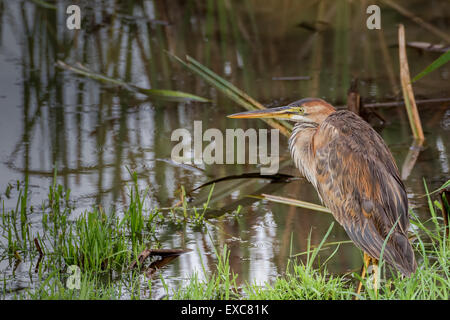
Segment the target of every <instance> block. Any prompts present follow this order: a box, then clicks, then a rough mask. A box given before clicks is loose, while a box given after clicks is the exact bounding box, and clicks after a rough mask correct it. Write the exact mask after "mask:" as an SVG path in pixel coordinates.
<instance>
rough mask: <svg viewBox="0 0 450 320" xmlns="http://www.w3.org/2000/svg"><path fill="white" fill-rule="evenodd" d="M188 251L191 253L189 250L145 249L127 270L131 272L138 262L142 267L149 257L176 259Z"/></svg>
mask: <svg viewBox="0 0 450 320" xmlns="http://www.w3.org/2000/svg"><path fill="white" fill-rule="evenodd" d="M189 251H191V249H145V250H144V251H142V252H141V253H140V254H139V256H138V258H137V259H136V260H135V261H133V263H132V264H130V266H129V267H128V268H129V269H131V270H132V269H134V268H135V267H136V266H137V264H138V262H139V265H142V264H143V263H144V261H145V260H146V259H147V258H148V257H151V256H160V257H163V258H166V257H172V256H173V257H175V258H176V257H178V256H179V255H181V254H183V253H186V252H189ZM150 267H151V266H150Z"/></svg>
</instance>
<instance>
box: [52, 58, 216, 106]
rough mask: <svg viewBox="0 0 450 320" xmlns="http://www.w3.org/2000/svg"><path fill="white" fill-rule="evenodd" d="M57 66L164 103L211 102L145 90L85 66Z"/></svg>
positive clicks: (194, 96)
mask: <svg viewBox="0 0 450 320" xmlns="http://www.w3.org/2000/svg"><path fill="white" fill-rule="evenodd" d="M57 65H58V66H59V67H61V68H63V69H66V70H69V71H72V72H74V73H77V74H79V75H82V76H85V77H88V78H91V79H94V80H97V81H100V82H103V83H110V84H114V85H117V86H119V87H122V88H125V89H127V90H130V91H136V92H139V93H142V94H145V95H147V96H149V97H150V98H155V99H159V100H164V101H198V102H209V101H210V100H208V99H205V98H202V97H199V96H197V95H194V94H191V93H186V92H182V91H174V90H160V89H145V88H141V87H138V86H136V85H134V84H129V83H127V82H125V81H122V80H120V79H114V78H111V77H108V76H106V75H103V74H100V73H96V72H93V71H91V70H89V69H87V68H86V67H84V66H72V65H69V64H67V63H65V62H63V61H60V60H58V61H57Z"/></svg>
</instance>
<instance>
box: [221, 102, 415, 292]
mask: <svg viewBox="0 0 450 320" xmlns="http://www.w3.org/2000/svg"><path fill="white" fill-rule="evenodd" d="M228 117H229V118H276V119H283V120H290V121H294V122H295V126H294V128H293V130H292V134H291V136H290V138H289V149H290V152H291V156H292V158H293V160H294V162H295V165H296V166H297V168H298V169H299V171H300V172H301V173H302V174H303V175H304V176H305V177H306V178H307V179H308V181H309V182H311V183H312V184H313V186H314V187H315V189H316V190H317V192H318V194H319V196H320V198H321V200H322V202H323V203H324V204H325V205H326V206H327V207H328V208H329V209H330V210H331V212H332V214H333V216H334V218H335V219H336V220H337V221H338V222H339V224H340V225H342V227H343V228H344V229H345V231H346V232H347V234H348V236H349V237H350V239H351V240H352V241H353V242H354V243H355V244H356V245H357V246H358V247H359V248H360V249H362V250H363V252H364V267H363V271H362V278H364V276H365V273H366V268H367V267H368V265H369V263H370V261H371V260H372V263H373V265H374V267H375V268H374V273H376V272H377V270H378V268H377V265H378V264H377V262H378V260H379V259H380V254H381V252H382V248H383V245H384V243H385V242H386V243H385V245H384V251H383V256H382V257H383V259H384V261H386V262H387V263H388V264H389V265H391V266H394V267H395V268H397V269H398V270H399V271H400V272H401V273H402V274H403V275H405V276H410V275H411V274H412V273H414V272H415V270H416V267H417V265H416V261H415V258H414V252H413V249H412V246H411V244H410V242H409V240H408V236H407V230H408V227H409V218H408V198H407V195H406V191H405V186H404V185H403V182H402V180H401V179H400V175H399V172H398V168H397V165H396V164H395V160H394V158H393V156H392V154H391V153H390V151H389V149H388V147H387V146H386V144H385V143H384V141H383V139H382V138H381V136H380V135H379V134H378V133H377V132H376V131H375V130H374V129H373V128H372V127H371V126H370V125H369V124H368V123H367V122H365V121H364V120H363V119H362V118H360V117H359V116H358V115H356V114H355V113H353V112H351V111H348V110H341V111H336V109H335V108H334V107H333V106H332V105H330V104H329V103H327V102H325V101H324V100H321V99H316V98H306V99H302V100H299V101H296V102H293V103H291V104H289V105H288V106H284V107H279V108H273V109H265V110H258V111H249V112H242V113H236V114H232V115H229V116H228ZM386 239H387V240H386ZM360 289H361V282H360V284H359V287H358V293H359V291H360ZM375 289H377V284H376V277H375Z"/></svg>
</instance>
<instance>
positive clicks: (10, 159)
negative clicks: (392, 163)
mask: <svg viewBox="0 0 450 320" xmlns="http://www.w3.org/2000/svg"><path fill="white" fill-rule="evenodd" d="M398 2H399V3H401V4H402V5H404V6H406V5H407V6H408V8H409V10H410V11H412V12H414V13H415V14H419V15H420V17H421V18H422V19H423V20H424V21H425V22H426V23H432V24H433V25H434V26H435V27H436V28H438V29H440V30H442V31H448V30H449V17H450V14H449V11H450V4H449V3H446V2H444V1H418V0H415V1H406V0H405V1H398ZM68 4H70V1H58V4H57V10H52V9H47V8H43V7H41V6H39V5H38V4H36V3H32V2H29V1H5V0H0V70H1V72H0V105H1V107H2V116H1V117H0V135H1V140H0V160H1V163H0V181H1V186H0V188H6V185H7V184H8V183H10V182H14V181H16V180H24V179H25V176H26V175H28V176H29V177H30V185H31V196H32V201H33V204H35V205H37V207H39V204H40V203H41V201H42V199H43V198H45V197H46V194H47V190H48V186H49V185H50V183H51V179H52V176H53V168H54V164H56V166H57V168H58V182H59V183H61V184H63V185H64V186H65V187H67V188H70V189H71V195H72V196H73V198H74V199H75V200H76V204H77V208H80V209H79V211H78V212H81V211H82V210H84V209H86V208H88V207H89V206H90V205H93V204H101V205H102V206H103V207H106V208H108V207H116V208H118V209H119V211H120V208H122V206H123V204H124V202H126V195H127V189H126V185H127V182H129V181H130V180H131V177H130V175H129V173H128V171H127V168H129V169H131V170H134V171H136V172H137V173H138V176H139V179H140V180H139V183H140V184H141V186H142V187H149V188H150V192H149V194H150V199H149V201H150V205H151V206H152V207H169V206H171V205H173V204H174V203H176V202H177V201H178V199H179V189H180V186H182V185H183V186H185V187H186V188H187V189H191V188H194V187H197V186H199V185H201V184H202V183H205V182H206V181H209V180H211V179H213V178H218V177H222V176H226V175H230V174H241V173H245V172H255V171H259V169H258V168H257V167H255V166H253V165H200V166H199V168H197V169H192V168H189V167H185V166H177V165H174V164H173V163H171V162H170V161H169V160H170V154H171V149H172V147H173V146H174V144H175V143H172V142H170V135H171V133H172V131H173V130H175V129H177V128H186V129H188V130H189V131H191V132H192V131H193V123H194V120H201V121H203V126H204V127H205V129H206V128H207V127H211V128H212V127H213V128H218V129H219V130H221V131H222V132H225V129H227V128H234V127H240V128H244V129H245V128H256V129H259V128H266V126H265V124H264V123H263V122H262V121H238V120H231V119H227V118H226V117H225V115H227V114H230V113H234V112H239V111H241V110H240V108H239V107H238V106H236V105H235V104H233V103H232V102H231V101H230V100H228V99H227V98H225V97H224V96H223V95H221V94H219V93H218V92H216V91H215V90H213V89H211V88H210V87H209V86H208V85H207V84H205V83H204V82H203V81H201V80H200V79H199V78H197V77H195V76H193V75H192V74H190V73H189V72H188V71H186V70H185V69H183V67H182V66H180V65H179V64H177V63H175V62H174V61H172V60H170V58H169V56H168V55H167V54H166V52H165V51H169V52H171V53H174V54H176V55H177V56H183V55H184V54H189V55H191V56H193V57H195V59H197V60H199V61H200V62H202V63H203V64H205V65H207V66H209V67H210V68H212V69H213V70H214V71H215V72H217V73H218V74H220V75H222V76H224V77H225V78H226V79H227V80H229V81H231V82H232V83H234V84H235V85H237V86H238V87H240V88H242V89H243V90H244V91H246V92H247V93H249V94H250V95H251V96H252V97H254V98H255V99H257V100H259V101H261V102H262V103H264V104H265V105H267V106H268V107H273V106H277V105H281V104H284V103H287V102H291V101H294V100H297V99H299V98H302V97H306V96H317V97H321V98H324V99H326V100H328V101H330V102H331V103H333V104H335V105H345V101H346V95H347V90H348V88H349V85H350V83H351V80H352V79H354V78H357V79H359V90H360V93H361V95H362V97H363V99H364V101H365V102H381V101H392V100H398V99H400V98H401V92H400V89H399V86H398V84H399V79H398V59H397V47H396V43H397V38H396V37H397V24H398V23H403V24H404V25H405V28H406V34H407V39H408V40H411V41H412V40H414V41H428V42H430V43H440V42H442V41H443V39H441V38H439V37H438V36H437V35H435V34H433V33H430V32H429V31H427V30H426V29H424V28H423V27H421V26H420V25H418V24H417V23H416V22H414V21H413V20H412V19H410V18H408V17H406V16H404V15H401V14H400V13H399V12H398V11H396V10H394V9H393V8H391V7H389V6H384V5H382V4H381V3H380V6H381V8H382V29H381V30H368V29H367V28H366V27H365V20H366V17H367V15H366V13H365V8H366V5H365V2H364V1H362V2H351V1H346V0H339V1H331V0H330V1H325V0H322V1H319V0H309V1H297V2H292V1H287V0H285V1H278V0H277V1H264V2H260V1H252V0H246V1H234V0H233V1H226V0H219V1H206V2H204V1H170V2H169V1H162V0H161V1H159V0H154V1H142V0H138V1H115V2H111V5H108V6H104V5H102V2H101V1H90V2H87V1H85V2H82V5H81V8H82V29H81V30H79V31H71V30H67V29H66V28H65V17H66V16H65V8H66V7H67V5H68ZM437 56H438V54H437V53H435V52H425V51H421V50H417V49H408V58H409V62H410V69H411V74H412V75H415V74H417V73H418V72H419V71H421V70H422V69H423V68H424V67H425V66H426V65H428V64H429V63H430V62H431V61H433V60H434V59H436V58H437ZM57 60H62V61H66V62H68V63H76V62H81V63H82V64H84V65H85V66H87V67H88V68H90V69H91V70H95V71H97V72H101V73H104V74H108V75H110V76H112V77H115V78H120V79H123V80H125V81H127V82H130V83H134V84H136V85H139V86H141V87H145V88H158V89H172V90H181V91H185V92H190V93H194V94H197V95H200V96H204V97H208V98H211V99H212V103H173V102H158V101H151V100H148V98H147V97H145V96H141V95H139V94H135V93H131V92H128V91H126V90H119V89H117V88H116V87H113V86H111V85H107V84H100V83H98V82H95V81H94V80H90V79H87V78H82V77H80V76H76V75H74V74H72V73H69V72H67V71H63V70H61V69H59V68H56V67H55V62H56V61H57ZM449 68H450V67H449V66H448V65H447V66H444V67H442V68H441V69H439V70H438V71H435V72H434V73H432V74H430V75H429V76H427V77H425V78H423V79H422V80H420V81H419V82H417V83H416V84H414V89H415V92H416V95H417V97H418V98H424V99H427V98H448V97H449V89H450V82H449V81H448V80H449V70H450V69H449ZM378 112H379V113H380V114H381V115H382V117H383V118H384V119H386V120H387V124H386V126H385V128H384V130H383V131H382V132H381V134H382V136H383V138H384V139H385V140H386V142H387V143H388V145H389V147H390V148H391V150H392V152H393V154H394V156H395V158H396V160H397V163H398V164H399V166H401V165H402V163H403V161H404V159H405V157H406V155H407V153H408V150H409V146H410V145H411V142H412V138H411V134H410V129H409V126H408V122H407V118H406V113H405V112H404V110H403V108H395V107H394V108H385V109H379V111H378ZM449 112H450V109H449V104H448V103H447V104H445V103H438V104H433V105H429V106H421V107H420V114H421V116H422V118H423V119H422V121H423V127H424V130H425V135H426V139H427V141H426V146H425V149H424V150H423V151H422V152H421V153H420V155H419V158H418V160H417V163H416V165H415V167H414V168H413V171H412V172H411V174H410V176H409V177H408V179H407V180H406V186H407V190H408V194H409V199H410V202H411V206H412V208H414V210H415V212H417V213H418V214H419V215H421V216H422V217H425V216H426V215H427V212H426V210H425V207H424V204H425V203H424V200H423V198H419V197H417V195H420V194H423V193H424V189H423V182H422V178H423V177H425V178H426V180H427V182H428V183H429V185H430V187H431V188H435V187H438V186H440V185H441V184H442V183H443V182H444V181H445V180H446V179H447V178H448V175H449V166H450V163H449V150H450V142H449V139H448V137H449V130H450V129H449V125H448V122H449ZM280 139H281V140H282V141H281V145H280V152H281V157H282V159H281V160H282V161H284V162H283V163H285V165H284V166H282V169H281V170H280V172H282V173H286V174H291V175H298V173H297V171H296V169H295V168H294V167H293V165H292V163H291V162H290V160H289V154H288V151H287V143H286V141H285V139H284V138H283V137H281V138H280ZM206 189H209V188H205V190H203V191H201V192H196V193H195V194H194V196H196V198H197V200H198V201H199V202H200V201H201V200H202V199H203V200H204V199H206V198H207V193H208V191H209V190H206ZM0 191H1V192H3V190H2V189H0ZM262 192H265V193H273V194H278V195H283V196H286V197H292V198H297V199H302V200H305V201H310V202H316V203H318V202H319V199H318V197H317V195H316V192H315V191H314V190H313V188H312V186H311V185H309V184H308V183H307V182H306V181H305V180H298V181H294V182H290V183H268V181H266V180H255V179H251V180H236V181H230V182H223V183H218V184H217V185H216V187H215V191H214V194H213V199H214V201H213V203H212V206H213V208H214V209H221V208H222V209H221V210H222V213H226V214H223V215H217V216H216V217H215V218H214V219H212V221H213V224H214V225H215V227H211V228H209V232H208V233H201V232H199V231H196V230H192V229H191V228H190V227H189V226H187V227H186V228H185V229H182V230H172V229H170V228H167V229H164V230H160V231H159V233H158V240H159V241H160V242H161V243H162V246H163V247H165V248H184V247H186V248H191V249H193V251H192V252H191V253H189V254H185V255H182V256H180V257H179V258H178V260H176V261H175V262H174V263H172V264H171V265H170V266H168V267H167V268H166V269H164V271H163V275H164V277H165V278H166V279H167V281H166V282H167V283H169V284H177V283H178V282H179V281H180V280H182V279H185V278H186V277H188V276H189V275H190V274H192V272H194V271H197V272H200V276H201V273H202V272H201V270H202V268H201V262H202V261H203V264H204V267H205V270H206V271H212V270H213V268H214V264H215V258H214V255H213V247H214V246H219V247H222V246H223V245H224V244H225V243H226V244H227V245H228V246H229V248H230V249H231V255H230V262H231V266H232V267H233V270H234V271H235V272H237V273H238V274H239V275H240V278H239V279H240V280H241V281H257V282H263V281H268V280H271V279H273V278H274V277H276V276H277V275H279V274H280V273H282V272H283V271H284V270H285V266H286V263H287V258H288V256H289V254H290V253H292V254H295V253H299V252H302V251H305V250H306V247H307V238H308V236H309V235H311V243H312V244H317V243H319V242H320V240H321V239H322V237H323V235H324V234H325V232H326V230H327V229H328V227H329V225H330V223H331V222H332V221H333V219H332V217H331V216H330V215H327V214H321V213H315V212H311V211H308V210H306V209H300V208H293V207H288V206H285V205H282V204H273V203H267V202H265V201H256V200H255V199H249V198H244V197H245V196H246V195H249V194H259V193H262ZM2 199H4V197H2ZM241 199H242V201H243V202H242V205H243V208H242V210H241V212H240V213H239V214H237V215H236V214H231V211H233V210H230V211H228V210H226V209H223V208H224V207H225V208H227V207H226V206H227V205H230V204H231V203H233V202H234V201H237V200H241ZM5 205H6V206H11V207H12V206H13V205H14V204H13V203H10V202H8V199H5ZM34 215H35V218H34V221H40V219H39V212H36V213H35V214H34ZM35 229H36V230H39V225H38V223H36V225H35ZM331 239H332V240H333V241H339V240H347V239H348V238H347V236H346V234H345V232H344V230H343V229H342V228H340V227H339V226H335V228H334V230H333V232H332V236H331ZM2 241H3V240H2ZM331 250H333V248H331V249H330V250H328V251H327V250H326V251H324V254H325V255H326V254H329V253H330V252H332V251H331ZM360 264H361V258H360V253H359V250H357V249H356V248H355V247H354V245H351V244H350V245H342V246H341V248H340V249H339V252H338V254H337V255H336V256H335V257H334V258H333V259H332V260H331V262H330V265H329V268H330V269H331V270H332V271H334V272H345V271H348V270H352V269H355V268H359V267H360ZM0 266H1V270H6V269H8V268H7V267H6V266H4V265H3V263H2V264H1V265H0ZM25 269H26V268H25ZM27 270H28V269H27ZM2 272H3V271H2ZM6 272H9V271H6ZM24 272H26V270H24ZM18 281H21V280H20V279H19V278H18ZM157 282H158V281H156V280H155V288H160V287H161V284H160V283H159V282H158V283H157ZM17 286H20V284H19V283H17ZM24 286H26V284H24Z"/></svg>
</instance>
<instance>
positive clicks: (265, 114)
mask: <svg viewBox="0 0 450 320" xmlns="http://www.w3.org/2000/svg"><path fill="white" fill-rule="evenodd" d="M293 114H294V112H292V107H289V106H285V107H278V108H271V109H264V110H256V111H247V112H240V113H235V114H230V115H229V116H227V117H228V118H277V119H290V118H291V117H292V115H293Z"/></svg>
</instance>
